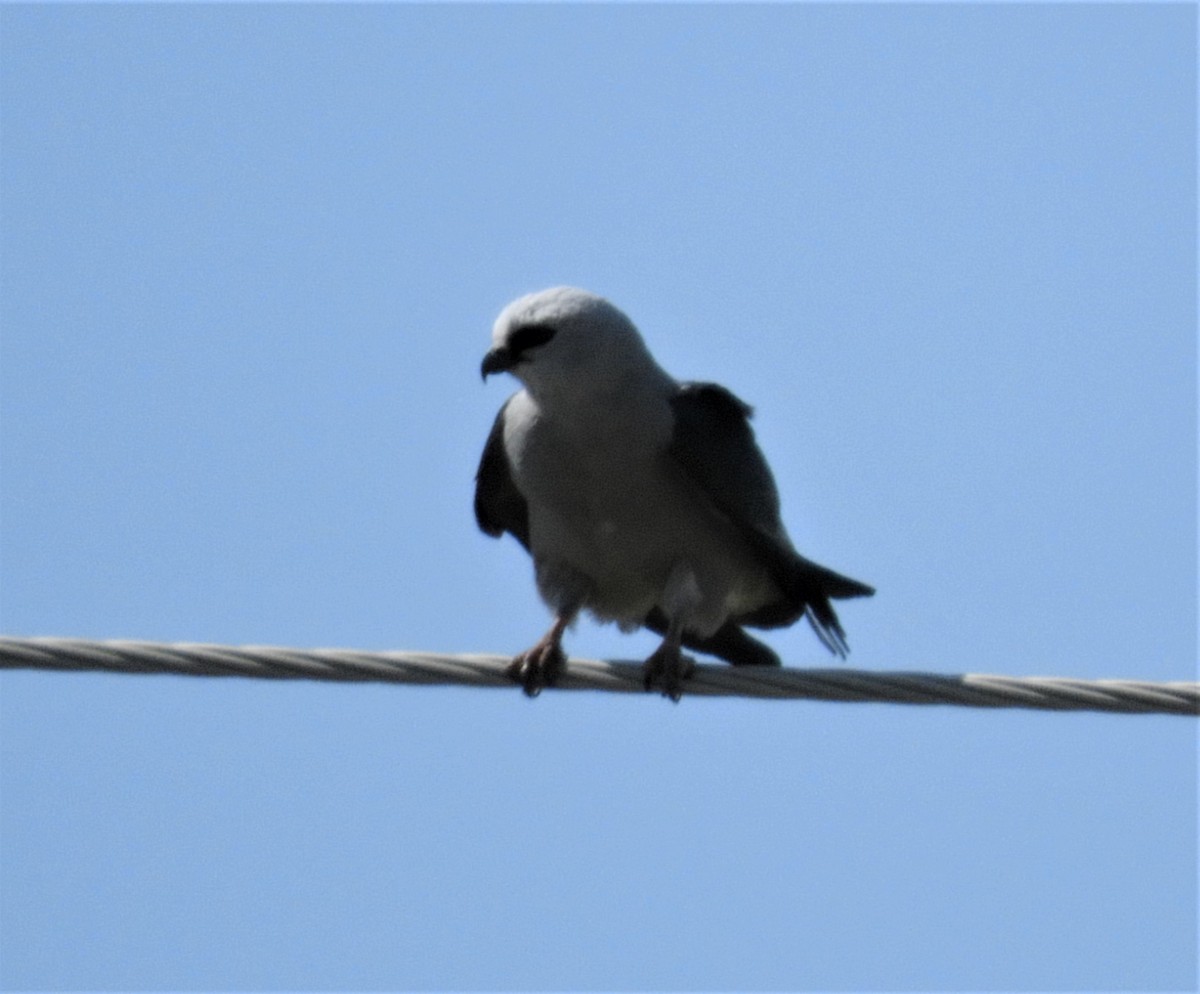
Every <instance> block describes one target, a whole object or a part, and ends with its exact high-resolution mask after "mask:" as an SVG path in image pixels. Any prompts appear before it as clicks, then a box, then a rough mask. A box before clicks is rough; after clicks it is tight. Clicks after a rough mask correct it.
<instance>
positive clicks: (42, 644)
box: [0, 637, 1200, 715]
mask: <svg viewBox="0 0 1200 994" xmlns="http://www.w3.org/2000/svg"><path fill="white" fill-rule="evenodd" d="M508 663H509V659H508V657H505V656H493V655H443V654H437V653H431V652H363V651H360V650H355V649H285V648H278V647H275V646H254V645H249V646H228V645H208V644H202V643H189V642H178V643H169V644H168V643H160V642H132V641H105V642H96V641H89V640H86V639H66V638H6V637H0V669H38V670H109V671H116V672H121V673H175V674H181V675H186V676H242V677H257V678H260V679H274V680H330V681H341V682H364V681H368V682H369V681H374V682H383V683H416V684H460V685H466V686H473V687H513V686H514V685H513V682H512V681H511V680H510V679H509V677H508V676H507V675H506V674H505V672H504V670H505V667H506V666H507V665H508ZM555 689H561V690H608V691H619V692H623V693H633V692H637V693H642V692H644V691H643V684H642V667H641V664H638V663H624V662H593V661H589V660H572V661H571V662H570V664H569V666H568V667H567V670H566V672H565V673H564V674H563V675H562V677H561V678H560V679H559V682H558V684H557V685H556V687H555ZM685 689H686V692H687V695H688V696H704V697H717V696H735V697H755V698H776V699H797V698H807V699H811V700H822V701H879V702H889V703H893V704H957V705H962V706H965V707H979V708H1032V709H1036V710H1042V711H1109V712H1119V713H1124V714H1182V715H1200V683H1189V682H1184V681H1179V682H1172V683H1152V682H1148V681H1141V680H1075V679H1069V678H1064V677H1009V676H991V675H986V674H978V673H963V674H939V673H904V672H874V671H868V670H848V669H775V668H773V667H742V668H738V669H735V668H733V667H730V666H712V665H698V666H697V667H696V670H695V673H694V675H693V676H692V677H691V678H690V679H689V680H688V681H687V684H686V685H685Z"/></svg>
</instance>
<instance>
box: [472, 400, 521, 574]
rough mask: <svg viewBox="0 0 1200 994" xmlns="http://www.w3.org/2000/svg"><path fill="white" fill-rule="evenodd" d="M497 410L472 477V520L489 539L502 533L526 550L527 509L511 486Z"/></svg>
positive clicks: (515, 489)
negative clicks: (473, 506)
mask: <svg viewBox="0 0 1200 994" xmlns="http://www.w3.org/2000/svg"><path fill="white" fill-rule="evenodd" d="M506 410H508V401H505V404H504V406H503V407H502V408H500V413H498V414H497V415H496V420H495V421H494V422H493V423H492V430H491V431H490V432H489V433H488V437H487V442H486V443H484V446H483V456H482V458H481V459H480V460H479V470H478V471H477V472H476V473H475V520H476V522H478V524H479V527H480V529H481V530H482V531H483V532H484V533H485V534H488V535H491V536H492V538H499V537H500V536H501V535H503V534H504V533H505V532H508V533H509V534H510V535H512V536H514V537H515V538H516V540H517V541H518V542H520V543H521V544H522V545H523V546H525V548H526V549H527V550H528V548H529V505H528V503H526V501H525V495H524V494H522V493H521V491H520V490H518V489H517V485H516V483H515V482H513V477H512V468H511V467H510V466H509V462H508V452H507V451H506V450H505V448H504V412H505V411H506Z"/></svg>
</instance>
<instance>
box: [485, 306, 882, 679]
mask: <svg viewBox="0 0 1200 994" xmlns="http://www.w3.org/2000/svg"><path fill="white" fill-rule="evenodd" d="M501 372H505V373H511V374H512V375H513V376H515V377H516V378H517V379H518V380H520V382H521V384H522V385H523V387H524V389H522V390H519V391H518V392H517V393H515V394H513V395H512V396H511V397H509V398H508V400H507V401H506V402H505V404H504V406H503V407H502V408H501V409H500V413H499V414H498V415H497V416H496V421H495V423H494V424H493V425H492V430H491V433H490V434H489V435H488V439H487V443H486V445H485V446H484V450H483V458H482V459H481V461H480V463H479V472H478V473H477V474H476V478H475V479H476V487H475V517H476V520H477V521H478V522H479V527H480V528H481V529H482V530H483V531H484V532H485V533H487V534H488V535H491V536H494V537H497V538H498V537H500V536H501V535H503V534H504V533H505V532H508V533H509V534H510V535H512V536H514V537H515V538H516V539H517V541H518V542H520V543H521V545H523V546H524V547H525V549H526V550H527V551H528V552H529V553H530V555H532V557H533V564H534V572H535V575H536V579H537V587H538V591H539V593H540V594H541V596H542V599H543V600H544V601H545V602H546V604H547V605H548V606H549V607H550V609H551V610H552V611H553V612H554V624H553V625H552V626H551V628H550V630H549V631H548V632H547V633H546V634H545V636H544V637H543V638H542V639H541V640H540V641H539V642H538V643H537V644H536V645H534V646H533V647H532V648H531V649H529V650H527V651H525V652H522V653H521V654H520V655H518V656H517V657H516V658H515V659H514V660H513V662H512V664H511V665H510V667H509V671H508V672H509V674H510V676H512V678H513V679H514V680H515V681H516V682H518V683H519V684H521V686H522V687H524V689H525V693H527V694H528V695H530V696H535V695H536V694H537V693H538V692H539V691H540V690H541V689H542V688H543V687H544V686H547V685H550V684H553V683H554V681H555V680H556V679H557V677H558V676H559V674H560V673H561V671H562V669H563V666H564V665H565V662H566V657H565V656H564V654H563V649H562V637H563V633H564V631H566V629H567V627H568V626H569V625H570V624H571V623H572V622H573V621H574V620H575V618H576V616H577V615H578V614H579V612H580V611H581V610H584V609H586V610H587V611H588V612H590V613H591V614H592V615H594V616H595V617H596V618H597V619H598V620H600V621H615V622H616V623H617V624H618V625H619V626H620V627H621V629H622V630H623V631H633V630H635V629H637V628H639V627H642V626H645V627H647V628H650V629H651V630H653V631H655V632H657V633H659V634H661V635H662V636H663V640H662V644H661V645H660V646H659V647H658V649H656V650H655V651H654V653H653V654H652V655H651V656H650V658H649V659H647V660H646V667H645V685H646V689H647V690H650V689H651V688H653V687H658V688H660V689H661V690H662V691H663V693H664V694H666V695H667V696H670V697H671V698H673V699H675V700H678V699H679V697H680V694H681V693H682V684H683V681H684V680H685V679H686V678H687V676H688V675H689V674H690V672H691V661H690V660H688V659H686V657H684V656H683V654H682V652H681V648H682V647H683V646H686V647H688V648H689V649H694V650H696V651H698V652H703V653H707V654H709V655H713V656H717V657H719V658H720V659H724V660H726V661H727V662H730V663H732V664H733V665H734V666H778V665H779V657H778V656H776V655H775V653H774V652H773V651H772V650H771V649H769V648H768V647H767V646H766V645H764V644H763V643H762V642H759V641H758V640H757V639H754V638H752V637H751V636H750V635H748V634H747V633H746V632H745V631H744V630H743V627H742V626H744V625H750V626H753V627H755V628H778V627H782V626H785V625H790V624H792V623H793V622H794V621H796V620H797V619H799V618H801V617H805V618H807V619H808V621H809V624H811V625H812V627H813V630H814V631H815V632H816V634H817V636H818V637H819V638H820V640H821V641H822V642H823V643H824V644H825V645H826V647H828V648H829V649H830V651H832V652H834V653H836V654H837V655H838V656H842V657H844V656H845V654H846V652H847V646H846V636H845V632H843V630H842V626H841V623H840V622H839V621H838V617H837V615H836V614H835V613H834V610H833V606H832V605H831V604H830V600H832V599H839V598H846V597H866V596H869V595H871V594H873V593H874V590H873V589H872V588H871V587H868V586H867V585H866V584H863V583H859V582H858V581H857V580H851V579H849V578H848V577H845V576H841V575H840V574H838V573H835V572H833V571H832V570H830V569H826V568H825V567H824V566H818V565H817V564H816V563H814V562H811V561H809V560H807V559H805V558H804V557H803V556H801V555H799V554H798V553H797V552H796V550H795V548H793V546H792V543H791V540H790V539H789V538H788V536H787V532H786V531H785V530H784V527H783V523H782V521H781V520H780V517H779V496H778V494H777V492H776V489H775V481H774V479H773V477H772V476H771V471H770V469H769V468H768V466H767V463H766V461H765V460H764V459H763V456H762V453H761V452H760V451H759V448H758V445H757V444H756V443H755V441H754V433H753V431H752V429H751V427H750V423H749V419H750V416H751V413H752V412H751V409H750V408H749V407H748V406H747V405H746V404H744V403H743V402H742V401H740V400H739V399H738V398H737V397H735V396H734V395H733V394H732V393H730V392H729V391H728V390H726V389H725V388H724V387H722V386H718V385H717V384H715V383H680V382H677V381H676V380H674V379H672V378H671V376H669V375H668V374H667V373H666V372H664V371H663V369H662V368H661V367H660V366H659V365H658V363H657V362H655V361H654V357H653V356H651V355H650V352H649V351H648V350H647V348H646V345H645V343H644V342H643V341H642V337H641V335H640V334H639V333H638V330H637V328H635V327H634V325H633V322H632V321H630V320H629V318H628V317H626V316H625V314H623V313H622V312H621V311H620V310H618V309H617V308H616V307H614V306H613V305H612V304H611V303H609V302H608V301H607V300H605V299H604V298H602V297H598V296H596V295H595V294H591V293H588V292H586V291H584V290H578V289H575V288H573V287H555V288H553V289H550V290H543V291H541V292H539V293H533V294H530V295H528V296H525V297H521V298H520V299H519V300H515V301H513V302H512V303H511V304H509V305H508V306H507V307H506V308H504V310H503V311H502V312H501V313H500V316H499V317H498V318H497V319H496V323H495V326H494V328H493V329H492V348H491V350H490V351H489V352H488V353H487V354H486V355H485V356H484V358H483V366H482V374H483V378H484V380H485V381H486V379H487V377H488V376H489V375H490V374H492V373H501Z"/></svg>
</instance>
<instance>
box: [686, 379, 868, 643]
mask: <svg viewBox="0 0 1200 994" xmlns="http://www.w3.org/2000/svg"><path fill="white" fill-rule="evenodd" d="M671 407H672V409H673V411H674V414H675V431H674V434H673V436H672V439H671V444H670V449H669V452H670V455H671V456H672V457H673V458H674V459H675V461H676V462H677V463H678V464H679V466H680V467H681V468H682V469H683V471H684V472H685V473H686V474H687V475H688V476H689V477H690V478H691V479H692V481H693V482H695V483H696V484H697V486H698V487H699V488H700V489H701V490H702V491H704V493H705V494H707V495H708V497H709V499H711V500H712V502H713V504H714V505H715V507H716V508H717V510H718V511H720V512H721V513H722V514H723V515H724V516H725V517H726V518H727V519H728V520H729V521H730V522H731V523H732V524H734V525H735V526H736V527H737V528H738V529H739V530H740V531H741V533H742V535H743V536H744V537H745V539H746V541H747V542H748V543H749V544H750V545H751V546H752V547H753V548H754V549H755V551H756V552H757V553H758V554H759V556H760V557H761V558H762V561H763V563H764V565H765V566H766V568H767V570H768V571H769V572H770V574H771V577H772V579H773V580H774V581H775V583H776V585H777V586H778V587H779V589H780V592H781V596H780V598H779V599H778V600H775V601H772V602H771V603H768V604H764V605H762V607H760V608H758V609H756V610H754V611H752V612H750V613H748V614H746V615H745V616H743V617H740V618H735V619H732V620H733V621H735V622H737V623H739V624H748V625H754V626H755V627H761V628H776V627H780V626H783V625H790V624H792V622H794V621H796V620H797V619H798V618H800V617H801V616H802V615H806V616H807V617H808V620H809V622H810V623H811V624H812V626H813V630H814V631H815V632H816V633H817V635H818V637H819V638H820V639H821V641H822V642H823V643H824V644H825V645H826V646H827V647H828V648H829V649H830V650H831V651H833V652H835V653H837V654H838V655H845V653H846V641H845V633H844V632H843V631H842V626H841V624H840V623H839V622H838V618H837V614H836V613H835V612H834V610H833V607H832V606H831V605H830V603H829V601H830V598H843V597H864V596H869V595H870V594H873V593H874V590H873V589H872V588H871V587H868V586H867V585H866V584H863V583H859V582H858V581H857V580H851V579H850V578H849V577H845V576H842V575H841V574H839V573H835V572H834V571H833V570H830V569H827V568H825V567H824V566H820V565H818V564H817V563H814V562H811V561H810V560H807V559H805V558H804V557H803V556H800V555H798V554H797V553H796V552H795V550H794V549H792V547H791V544H790V543H789V542H788V541H787V540H786V539H785V538H784V530H783V524H782V522H781V521H780V517H779V495H778V491H777V490H776V489H775V480H774V477H772V475H771V470H770V467H768V466H767V462H766V460H765V459H764V458H763V455H762V452H761V451H760V450H759V448H758V444H757V443H756V442H755V440H754V431H753V429H752V428H751V427H750V417H751V415H752V413H753V412H752V409H751V408H750V406H749V405H747V404H745V403H743V402H742V401H741V400H739V399H738V398H737V397H735V396H734V395H733V394H732V393H730V392H729V391H728V390H726V389H725V388H724V387H722V386H718V385H717V384H715V383H684V384H681V385H680V388H679V392H678V393H677V394H676V395H675V397H674V398H673V399H672V401H671Z"/></svg>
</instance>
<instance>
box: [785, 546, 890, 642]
mask: <svg viewBox="0 0 1200 994" xmlns="http://www.w3.org/2000/svg"><path fill="white" fill-rule="evenodd" d="M797 559H799V560H800V563H801V566H802V569H801V570H799V571H798V573H799V577H798V578H799V581H800V585H801V587H802V594H801V596H802V598H803V602H804V604H805V605H806V606H805V609H804V616H805V617H806V618H807V619H808V623H809V624H810V625H811V626H812V630H813V631H814V632H815V633H816V636H817V638H819V639H820V640H821V643H822V644H823V645H824V646H825V648H826V649H828V650H829V651H830V652H832V653H833V654H834V655H835V656H838V657H839V658H841V659H845V658H846V653H848V652H849V651H850V646H849V645H847V644H846V632H845V631H844V630H843V628H842V623H841V622H840V621H839V620H838V616H837V612H836V611H834V609H833V605H832V604H830V603H829V602H830V601H831V600H845V599H847V598H850V597H870V596H871V595H872V594H874V593H875V588H874V587H869V586H867V584H865V583H859V581H858V580H852V579H850V577H848V576H842V574H841V573H835V572H834V571H833V570H831V569H829V568H828V567H825V566H820V565H818V564H817V563H814V562H811V561H810V560H808V559H805V558H804V557H803V556H797Z"/></svg>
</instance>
